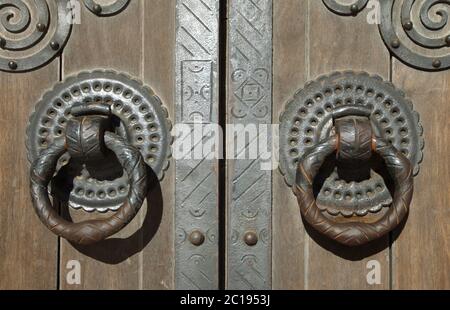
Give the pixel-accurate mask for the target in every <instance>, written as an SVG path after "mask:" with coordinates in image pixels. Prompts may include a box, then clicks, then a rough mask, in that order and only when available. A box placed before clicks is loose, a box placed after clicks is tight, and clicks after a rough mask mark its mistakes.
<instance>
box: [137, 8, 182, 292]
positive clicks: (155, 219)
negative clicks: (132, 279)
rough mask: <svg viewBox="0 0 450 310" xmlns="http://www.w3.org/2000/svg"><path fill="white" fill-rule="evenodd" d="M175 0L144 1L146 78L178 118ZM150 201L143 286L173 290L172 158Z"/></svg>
mask: <svg viewBox="0 0 450 310" xmlns="http://www.w3.org/2000/svg"><path fill="white" fill-rule="evenodd" d="M175 2H176V1H175V0H152V1H148V0H146V1H143V10H142V11H143V15H144V33H143V35H144V39H143V40H144V42H143V44H144V61H143V75H144V77H143V79H144V83H145V84H147V85H149V86H150V87H151V88H152V89H153V91H154V92H155V93H156V94H157V95H158V97H159V98H161V101H162V102H163V104H164V106H165V107H166V108H167V109H168V110H169V118H170V119H171V120H172V121H173V120H174V119H175V100H174V94H175V68H174V59H175ZM150 197H152V198H150V200H149V202H148V204H149V207H148V210H147V212H149V218H148V220H147V221H144V226H143V233H142V240H143V244H144V246H145V248H144V250H143V253H142V281H143V288H144V289H174V288H175V284H174V267H175V254H174V246H173V244H174V237H175V227H174V207H175V206H174V204H175V164H174V162H173V161H172V162H171V163H170V166H169V169H168V170H167V171H166V173H165V176H164V179H163V180H162V182H161V183H160V185H159V186H155V187H154V188H153V189H152V192H151V194H150ZM141 215H143V213H141Z"/></svg>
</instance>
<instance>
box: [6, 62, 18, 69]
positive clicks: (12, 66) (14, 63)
mask: <svg viewBox="0 0 450 310" xmlns="http://www.w3.org/2000/svg"><path fill="white" fill-rule="evenodd" d="M8 67H9V68H10V69H11V70H16V69H17V62H15V61H12V60H11V61H10V62H9V63H8Z"/></svg>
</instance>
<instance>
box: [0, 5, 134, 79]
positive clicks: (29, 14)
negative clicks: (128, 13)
mask: <svg viewBox="0 0 450 310" xmlns="http://www.w3.org/2000/svg"><path fill="white" fill-rule="evenodd" d="M83 1H84V4H85V6H86V7H87V8H88V9H89V10H90V11H92V12H93V13H95V14H96V15H97V16H111V15H115V14H118V13H119V12H121V11H122V10H124V9H125V8H126V7H127V5H128V4H129V0H115V2H114V3H112V4H110V5H107V6H101V5H99V4H97V3H96V2H95V1H94V0H83ZM76 4H78V1H73V0H34V1H31V0H0V70H1V71H5V72H26V71H30V70H35V69H38V68H41V67H43V66H44V65H46V64H48V63H49V62H51V61H52V60H53V59H54V58H55V57H57V56H58V55H60V54H61V52H62V51H63V49H64V47H65V45H66V44H67V42H68V40H69V38H70V34H71V31H72V26H73V24H74V21H75V20H76V17H77V16H76V15H77V14H80V12H79V11H78V10H77V9H79V5H76Z"/></svg>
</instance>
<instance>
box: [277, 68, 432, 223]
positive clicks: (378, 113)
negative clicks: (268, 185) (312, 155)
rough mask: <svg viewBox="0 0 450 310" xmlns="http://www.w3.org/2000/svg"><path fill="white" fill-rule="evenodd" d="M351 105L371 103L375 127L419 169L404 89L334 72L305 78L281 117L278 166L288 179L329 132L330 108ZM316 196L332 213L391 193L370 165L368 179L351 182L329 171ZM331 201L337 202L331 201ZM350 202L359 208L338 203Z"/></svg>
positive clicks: (413, 120) (418, 140) (364, 209)
mask: <svg viewBox="0 0 450 310" xmlns="http://www.w3.org/2000/svg"><path fill="white" fill-rule="evenodd" d="M354 105H361V106H365V107H367V108H368V109H370V111H371V115H370V119H371V122H372V127H373V131H374V133H375V134H376V135H377V136H380V137H382V138H383V139H385V140H387V141H389V142H390V143H392V144H393V145H394V146H395V147H396V148H397V149H398V150H399V151H401V152H402V153H403V154H405V155H406V157H407V158H408V159H409V160H410V161H411V163H412V166H413V167H414V174H415V175H417V174H418V172H419V164H420V162H421V161H422V157H423V154H422V149H423V147H424V140H423V137H422V134H423V129H422V126H421V125H420V124H419V115H418V113H417V112H415V111H414V110H413V108H412V103H411V102H410V101H409V100H407V99H406V98H405V95H404V93H403V92H402V91H400V90H398V89H396V88H395V87H394V86H393V85H392V84H391V83H389V82H384V81H383V80H382V79H381V78H380V77H378V76H370V75H369V74H367V73H355V72H336V73H333V74H331V75H328V76H322V77H320V78H318V79H317V80H315V81H312V82H309V83H307V85H306V87H305V88H304V89H302V90H300V91H298V92H297V94H296V96H295V97H294V98H293V99H292V100H291V101H290V102H289V103H288V104H287V106H286V109H285V111H284V113H283V114H282V115H281V117H280V171H281V173H282V174H284V176H285V179H286V182H287V184H288V185H290V186H292V184H294V181H295V176H296V171H297V165H298V162H299V160H300V158H301V157H302V156H303V155H304V154H305V153H307V152H308V151H310V150H311V149H312V148H313V147H314V146H315V145H317V144H318V143H320V141H323V140H324V139H326V138H327V137H329V136H330V135H331V134H332V133H333V131H334V124H333V111H335V109H336V108H337V107H345V106H354ZM380 185H381V186H380ZM334 196H338V199H335V197H334ZM317 201H318V204H319V207H323V210H325V209H326V210H327V211H329V213H330V214H333V215H336V214H338V213H341V214H342V215H346V216H352V215H359V216H363V215H365V214H367V213H368V212H378V211H380V209H381V207H382V206H385V205H388V204H389V203H390V202H391V201H392V197H391V196H390V193H389V191H388V190H387V189H386V187H385V186H384V184H383V178H382V177H381V176H380V175H379V174H377V173H375V172H374V171H372V172H371V174H370V182H364V181H362V182H350V183H349V182H347V181H345V180H342V179H340V178H339V175H338V173H337V172H336V171H333V172H332V173H331V174H330V176H329V177H328V178H327V179H326V180H325V181H324V186H323V187H322V189H321V191H320V193H319V195H318V197H317ZM336 201H337V202H338V203H337V205H335V206H333V204H336ZM349 205H353V206H361V208H351V210H350V209H348V208H347V209H343V208H341V207H342V206H349ZM371 206H372V207H373V206H375V207H374V209H370V207H371Z"/></svg>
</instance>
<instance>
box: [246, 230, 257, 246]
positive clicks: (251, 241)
mask: <svg viewBox="0 0 450 310" xmlns="http://www.w3.org/2000/svg"><path fill="white" fill-rule="evenodd" d="M244 242H245V243H246V244H247V245H248V246H254V245H256V244H257V243H258V236H257V235H256V233H255V232H253V231H248V232H246V233H245V234H244Z"/></svg>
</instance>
